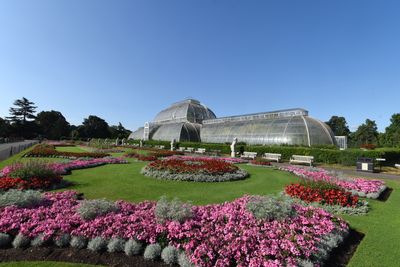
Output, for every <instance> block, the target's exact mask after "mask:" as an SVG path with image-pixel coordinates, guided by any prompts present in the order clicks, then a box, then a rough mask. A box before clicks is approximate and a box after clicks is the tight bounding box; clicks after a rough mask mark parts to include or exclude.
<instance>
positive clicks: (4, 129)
mask: <svg viewBox="0 0 400 267" xmlns="http://www.w3.org/2000/svg"><path fill="white" fill-rule="evenodd" d="M10 130H11V129H10V124H9V123H8V121H6V120H4V119H2V118H0V137H8V136H9V135H10Z"/></svg>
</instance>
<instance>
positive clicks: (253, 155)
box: [240, 151, 257, 159]
mask: <svg viewBox="0 0 400 267" xmlns="http://www.w3.org/2000/svg"><path fill="white" fill-rule="evenodd" d="M240 157H241V158H245V159H255V158H256V157H257V152H248V151H244V152H243V155H241V156H240Z"/></svg>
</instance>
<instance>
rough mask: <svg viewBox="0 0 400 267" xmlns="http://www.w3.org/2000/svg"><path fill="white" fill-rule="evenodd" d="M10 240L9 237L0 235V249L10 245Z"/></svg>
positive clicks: (3, 234)
mask: <svg viewBox="0 0 400 267" xmlns="http://www.w3.org/2000/svg"><path fill="white" fill-rule="evenodd" d="M11 241H12V238H11V236H10V235H8V234H5V233H0V248H3V247H7V246H9V245H10V244H11Z"/></svg>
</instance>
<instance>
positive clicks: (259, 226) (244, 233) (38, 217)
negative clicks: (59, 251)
mask: <svg viewBox="0 0 400 267" xmlns="http://www.w3.org/2000/svg"><path fill="white" fill-rule="evenodd" d="M44 198H45V200H46V201H44V203H45V204H43V205H42V206H39V207H37V208H33V209H29V208H17V207H16V206H8V207H5V208H2V209H0V233H7V234H11V235H13V236H15V235H16V234H18V233H22V234H24V235H26V236H28V237H30V238H34V237H36V236H38V235H40V234H43V235H44V238H45V239H51V238H53V239H54V238H57V237H58V236H60V235H62V234H71V235H75V236H83V237H86V238H94V237H98V236H100V237H103V238H106V239H109V238H112V237H120V238H125V239H131V238H135V239H137V240H139V241H142V242H144V243H155V242H157V241H159V240H161V239H163V238H167V241H168V242H169V244H170V245H173V246H175V247H178V248H180V249H183V250H185V251H186V253H187V255H188V256H189V258H190V260H191V261H192V263H194V264H196V265H197V266H206V267H208V266H233V265H236V266H296V265H298V261H299V260H300V259H303V260H304V259H310V260H311V259H312V255H313V254H315V253H316V252H317V251H318V250H319V245H320V242H321V240H322V238H323V237H325V236H327V235H332V234H337V233H340V235H341V236H343V235H344V234H345V233H346V232H347V231H348V225H347V224H346V223H345V222H344V221H343V220H342V219H340V218H337V217H334V216H333V215H331V214H330V213H328V212H326V211H324V210H322V209H319V208H313V207H303V206H300V205H296V204H294V208H295V210H296V215H295V216H294V217H287V218H285V219H282V220H266V219H256V218H255V217H254V216H253V215H252V213H250V212H249V211H248V210H247V209H246V204H247V202H248V201H249V200H250V198H251V197H250V196H245V197H242V198H239V199H236V200H235V201H232V202H225V203H223V204H215V205H207V206H193V207H192V211H193V217H192V218H191V219H188V220H186V221H185V222H183V223H179V222H177V221H166V222H165V223H162V224H160V223H157V220H156V218H155V215H154V210H155V206H156V203H155V202H150V201H145V202H141V203H138V204H131V203H127V202H123V201H119V202H117V205H118V207H119V211H117V212H111V213H108V214H106V215H103V216H99V217H97V218H95V219H93V220H91V221H84V220H82V219H81V217H80V216H79V214H77V208H78V206H79V203H80V201H79V200H77V198H76V193H75V192H72V191H66V192H61V193H60V192H59V193H45V194H44Z"/></svg>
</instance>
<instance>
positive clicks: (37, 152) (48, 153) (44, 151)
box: [25, 144, 110, 159]
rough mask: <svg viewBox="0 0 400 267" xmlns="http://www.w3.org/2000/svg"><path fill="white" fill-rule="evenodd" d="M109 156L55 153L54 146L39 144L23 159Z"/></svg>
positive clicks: (104, 155) (89, 153)
mask: <svg viewBox="0 0 400 267" xmlns="http://www.w3.org/2000/svg"><path fill="white" fill-rule="evenodd" d="M107 156H110V155H109V154H106V153H95V152H64V151H57V150H56V149H55V146H53V145H46V144H41V145H37V146H36V147H34V148H33V149H32V150H31V151H29V152H27V153H26V154H25V157H48V158H69V159H76V158H85V157H87V158H104V157H107Z"/></svg>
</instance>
